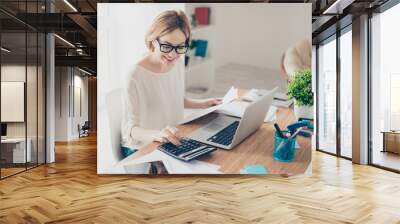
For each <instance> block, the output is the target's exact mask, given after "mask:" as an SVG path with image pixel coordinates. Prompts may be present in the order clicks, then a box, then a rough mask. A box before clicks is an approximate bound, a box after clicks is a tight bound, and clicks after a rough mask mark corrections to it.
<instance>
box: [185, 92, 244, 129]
mask: <svg viewBox="0 0 400 224" xmlns="http://www.w3.org/2000/svg"><path fill="white" fill-rule="evenodd" d="M237 98H238V93H237V88H235V87H233V86H232V87H231V88H230V89H229V91H228V92H227V93H226V94H225V96H224V97H223V98H222V103H221V104H220V105H216V106H213V107H209V108H206V109H185V114H184V119H183V121H181V122H180V124H185V123H188V122H190V121H193V120H196V119H197V118H200V117H203V116H205V115H207V114H209V113H212V112H214V111H216V110H218V109H220V108H222V107H223V106H224V105H226V104H228V103H230V102H231V101H233V100H234V99H237Z"/></svg>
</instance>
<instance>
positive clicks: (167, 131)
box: [164, 127, 181, 145]
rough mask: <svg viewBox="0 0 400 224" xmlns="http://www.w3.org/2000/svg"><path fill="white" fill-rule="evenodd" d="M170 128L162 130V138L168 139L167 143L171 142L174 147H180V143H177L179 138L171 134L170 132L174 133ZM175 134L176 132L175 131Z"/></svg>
mask: <svg viewBox="0 0 400 224" xmlns="http://www.w3.org/2000/svg"><path fill="white" fill-rule="evenodd" d="M170 129H171V128H170V127H167V128H165V129H164V133H165V135H164V137H165V138H167V139H168V141H169V142H171V143H172V144H174V145H180V144H181V142H180V141H179V138H178V137H177V136H176V135H175V133H173V132H172V131H174V130H173V129H171V130H172V131H171V130H170ZM175 132H176V131H175Z"/></svg>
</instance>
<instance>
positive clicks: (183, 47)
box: [156, 38, 189, 54]
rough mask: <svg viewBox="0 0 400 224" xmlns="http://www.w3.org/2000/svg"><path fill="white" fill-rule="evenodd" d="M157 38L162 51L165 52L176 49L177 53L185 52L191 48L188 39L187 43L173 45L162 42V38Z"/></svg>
mask: <svg viewBox="0 0 400 224" xmlns="http://www.w3.org/2000/svg"><path fill="white" fill-rule="evenodd" d="M156 40H157V42H158V45H160V51H161V52H163V53H169V52H171V51H172V50H175V52H176V53H177V54H185V53H186V52H187V50H188V48H189V45H188V44H187V41H186V42H185V45H178V46H173V45H171V44H163V43H160V40H159V39H158V38H157V39H156Z"/></svg>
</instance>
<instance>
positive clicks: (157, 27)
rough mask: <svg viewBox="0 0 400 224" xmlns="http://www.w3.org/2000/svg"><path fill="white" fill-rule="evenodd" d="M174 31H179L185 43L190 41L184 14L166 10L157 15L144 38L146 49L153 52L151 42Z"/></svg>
mask: <svg viewBox="0 0 400 224" xmlns="http://www.w3.org/2000/svg"><path fill="white" fill-rule="evenodd" d="M176 29H179V30H181V31H182V32H183V33H184V34H185V36H186V39H187V41H189V40H190V25H189V19H188V18H187V16H186V14H185V13H184V12H183V11H181V10H176V11H175V10H167V11H165V12H163V13H161V14H160V15H158V16H157V17H156V18H155V20H154V21H153V24H152V25H151V26H150V28H149V30H148V31H147V33H146V36H145V43H146V47H147V48H148V49H149V50H150V51H153V50H154V46H153V45H152V42H153V41H154V40H155V39H157V38H158V37H160V36H163V35H165V34H168V33H170V32H172V31H174V30H176Z"/></svg>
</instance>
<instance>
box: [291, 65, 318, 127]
mask: <svg viewBox="0 0 400 224" xmlns="http://www.w3.org/2000/svg"><path fill="white" fill-rule="evenodd" d="M288 96H289V98H291V99H294V113H295V115H296V118H297V119H299V118H308V119H313V118H314V107H313V105H314V102H313V101H314V98H313V92H312V75H311V70H310V69H306V70H301V71H298V72H295V74H294V76H293V80H292V81H291V82H290V83H289V84H288Z"/></svg>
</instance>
